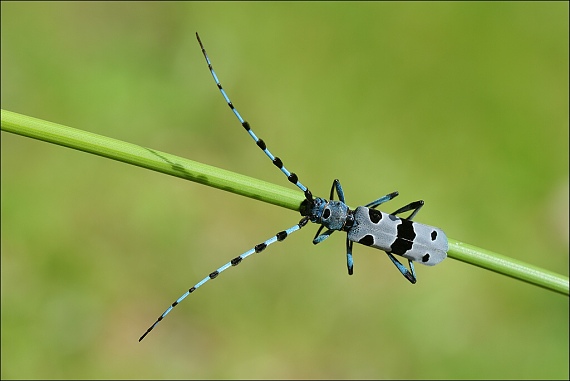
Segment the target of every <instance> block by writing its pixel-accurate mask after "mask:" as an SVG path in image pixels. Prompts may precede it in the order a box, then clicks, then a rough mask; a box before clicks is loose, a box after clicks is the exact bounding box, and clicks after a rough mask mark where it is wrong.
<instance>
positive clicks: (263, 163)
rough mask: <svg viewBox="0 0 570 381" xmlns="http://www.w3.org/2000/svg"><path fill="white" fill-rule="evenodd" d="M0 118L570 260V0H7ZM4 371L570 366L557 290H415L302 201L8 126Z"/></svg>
mask: <svg viewBox="0 0 570 381" xmlns="http://www.w3.org/2000/svg"><path fill="white" fill-rule="evenodd" d="M1 7H2V8H1V11H2V12H1V30H2V33H1V46H2V62H1V64H2V65H1V66H2V69H1V70H2V78H1V79H2V86H1V87H2V93H1V96H2V108H3V109H6V110H10V111H14V112H18V113H22V114H25V115H30V116H34V117H37V118H41V119H45V120H49V121H53V122H56V123H60V124H63V125H68V126H71V127H75V128H79V129H83V130H87V131H91V132H94V133H97V134H102V135H106V136H109V137H113V138H116V139H121V140H125V141H128V142H131V143H136V144H140V145H142V146H146V147H150V148H153V149H157V150H160V151H164V152H169V153H173V154H177V155H180V156H183V157H187V158H189V159H193V160H196V161H199V162H203V163H206V164H210V165H214V166H218V167H221V168H224V169H228V170H232V171H235V172H238V173H243V174H246V175H249V176H252V177H256V178H260V179H263V180H266V181H270V182H273V183H277V184H280V185H284V186H290V187H293V186H292V185H291V184H289V183H288V182H287V181H286V179H285V178H284V177H283V176H282V175H281V174H280V172H279V171H277V170H276V169H275V167H274V166H273V165H272V164H271V163H270V162H269V160H267V158H266V157H265V156H264V155H263V154H262V153H261V152H259V149H258V148H257V147H256V146H255V144H253V142H252V141H251V139H250V138H249V137H248V136H247V134H245V133H244V131H243V129H242V128H241V127H240V125H239V123H238V122H237V121H236V119H235V117H234V116H233V114H232V113H231V111H230V110H229V109H228V107H227V106H226V104H225V103H224V101H223V98H222V97H221V96H220V94H219V92H218V90H217V89H216V86H215V84H214V82H213V81H212V78H211V76H210V73H209V72H208V69H207V66H206V64H205V62H204V59H203V57H202V54H201V52H200V49H199V46H198V43H197V42H196V39H195V36H194V33H195V32H196V31H198V32H199V33H200V35H201V37H202V40H203V42H204V44H205V46H206V48H207V49H208V53H209V56H210V58H211V60H212V62H213V65H214V67H215V69H216V71H217V74H218V75H219V77H220V79H221V81H222V83H223V85H224V88H225V89H226V90H227V92H228V93H229V95H230V97H231V99H232V101H233V102H234V104H235V105H236V106H237V108H238V109H239V111H240V112H241V113H242V115H243V116H244V117H245V118H246V119H247V120H248V121H249V122H250V123H251V125H252V126H253V128H254V130H255V132H256V133H257V134H258V135H259V136H260V137H262V138H263V139H264V140H265V141H266V142H267V143H268V146H269V148H270V149H271V151H272V152H273V153H274V154H276V155H278V156H280V157H282V158H283V161H284V162H285V164H286V166H287V167H288V168H289V169H290V170H292V171H295V172H296V173H297V174H298V175H299V177H300V179H301V181H302V182H303V183H304V184H305V185H307V186H309V188H310V189H311V190H312V191H313V193H315V194H318V195H321V196H325V197H326V196H327V195H328V192H329V189H330V184H331V182H332V180H333V179H334V178H339V179H340V180H341V182H342V184H343V186H344V189H345V193H346V197H347V201H348V203H349V204H350V205H351V206H357V205H362V204H365V203H367V202H369V201H371V200H373V199H375V198H378V197H380V196H382V195H384V194H386V193H389V192H392V191H394V190H398V191H399V192H400V196H399V197H398V198H397V199H396V200H394V201H392V202H390V203H389V204H386V205H385V206H383V207H382V209H383V210H384V211H386V212H393V211H394V210H396V209H397V208H398V207H400V206H402V205H404V204H406V203H409V202H411V201H415V200H417V199H424V200H425V202H426V205H425V207H424V208H423V209H422V211H421V213H419V214H418V216H417V217H416V220H417V221H419V222H424V223H427V224H431V225H435V226H439V227H441V228H442V229H444V230H445V232H446V233H447V235H448V236H449V237H451V238H454V239H457V240H460V241H463V242H466V243H470V244H472V245H476V246H479V247H482V248H485V249H489V250H492V251H495V252H498V253H501V254H504V255H507V256H510V257H512V258H516V259H518V260H522V261H525V262H528V263H531V264H533V265H537V266H540V267H543V268H545V269H548V270H551V271H555V272H558V273H561V274H564V275H566V276H567V275H568V2H544V3H543V2H540V3H533V2H508V3H494V2H486V3H479V2H473V3H471V2H468V3H456V2H452V3H423V2H422V3H409V2H404V3H384V2H382V3H373V2H355V3H351V2H346V3H342V2H340V3H339V2H334V3H320V2H315V3H296V2H295V3H234V2H219V3H218V2H214V3H199V2H192V3H179V2H172V3H151V2H144V3H132V2H128V3H112V2H111V3H107V2H100V3H96V2H85V3H67V2H61V3H28V2H2V4H1ZM1 136H2V146H1V148H2V179H1V180H2V332H1V337H2V339H1V343H2V358H1V360H2V372H1V376H2V378H74V379H82V378H259V379H265V378H268V379H275V378H382V379H385V378H436V379H437V378H449V379H457V378H460V379H461V378H515V379H516V378H558V379H568V377H569V372H568V356H569V353H568V344H569V342H568V334H569V332H568V309H569V305H568V297H566V296H563V295H560V294H555V293H553V292H549V291H546V290H544V289H541V288H538V287H535V286H531V285H528V284H526V283H523V282H520V281H516V280H513V279H510V278H507V277H505V276H501V275H498V274H495V273H491V272H488V271H486V270H482V269H480V268H476V267H473V266H469V265H466V264H463V263H460V262H458V261H455V260H453V259H448V260H447V261H445V262H443V263H442V264H441V265H439V266H436V267H433V268H429V267H425V266H421V265H418V266H417V267H416V269H417V273H418V278H419V282H418V284H417V285H415V286H412V285H411V284H409V283H408V282H407V281H406V280H405V279H403V278H402V276H401V275H400V274H399V273H398V271H397V270H396V269H395V268H394V266H393V265H392V264H391V263H390V261H389V259H388V258H387V257H386V255H384V254H383V253H382V252H380V251H378V250H374V249H371V248H366V247H363V246H360V245H357V246H355V274H354V276H352V277H349V276H348V275H347V273H346V264H345V255H344V250H345V248H344V239H345V238H344V235H343V234H335V235H333V236H332V237H331V239H329V240H327V242H325V243H322V244H321V245H318V246H313V245H312V244H311V239H312V237H313V235H314V233H315V230H316V226H314V225H313V226H309V227H307V228H305V229H304V230H302V231H301V232H298V233H296V234H295V235H293V236H291V237H290V238H289V239H287V241H285V242H283V243H281V244H276V245H274V246H272V247H271V248H270V249H269V250H267V251H266V252H264V253H263V254H262V255H259V256H258V257H253V258H251V259H248V261H246V262H244V263H246V264H244V265H242V266H240V267H239V268H237V269H232V270H231V271H228V272H226V273H224V274H223V276H220V277H219V278H217V280H216V281H215V282H210V283H208V284H207V285H206V286H205V287H204V288H202V289H200V291H199V292H197V293H196V294H193V295H192V296H191V297H190V298H188V299H187V300H186V301H185V302H184V303H183V304H181V305H180V306H179V307H178V308H177V309H176V310H175V311H174V312H173V313H172V314H170V315H169V316H168V318H167V319H166V320H165V321H163V323H162V324H160V325H159V326H158V327H157V329H156V330H154V331H153V332H152V334H151V335H149V336H148V337H147V338H146V339H145V340H144V341H143V342H142V343H138V341H137V340H138V338H139V336H140V335H141V334H142V333H143V332H144V331H145V330H146V328H147V327H148V326H149V325H150V324H151V323H152V322H153V321H154V319H155V318H156V317H157V316H158V315H159V314H160V313H161V312H162V311H164V309H165V308H166V307H167V306H168V305H169V303H171V302H172V301H173V300H175V299H176V298H177V297H178V296H180V295H181V294H182V293H183V292H184V291H185V290H186V289H188V288H189V287H190V286H192V285H193V284H195V283H196V282H197V281H199V280H200V279H202V278H203V277H204V276H206V275H207V274H208V273H210V272H211V271H213V270H214V269H216V268H217V267H219V266H220V265H222V264H223V263H225V262H227V261H228V260H230V259H231V258H233V257H235V256H237V255H238V254H240V253H242V252H244V251H246V250H248V249H249V248H251V247H252V246H253V245H255V244H257V243H259V242H261V241H263V240H265V239H267V238H269V237H270V236H272V235H273V234H275V233H276V232H277V231H279V230H282V229H285V228H288V227H290V226H292V225H294V224H295V223H296V222H297V221H298V220H299V215H298V214H297V213H295V212H292V211H290V210H285V209H281V208H277V207H275V206H272V205H268V204H264V203H261V202H256V201H255V200H251V199H246V198H243V197H239V196H236V195H233V194H230V193H226V192H223V191H220V190H216V189H212V188H208V187H205V186H203V185H199V184H196V183H191V182H188V181H184V180H181V179H179V178H173V177H168V176H165V175H162V174H159V173H155V172H151V171H148V170H144V169H141V168H138V167H134V166H130V165H126V164H123V163H119V162H115V161H111V160H108V159H104V158H101V157H97V156H94V155H89V154H86V153H82V152H79V151H74V150H70V149H67V148H63V147H60V146H56V145H51V144H47V143H44V142H40V141H35V140H32V139H28V138H24V137H21V136H16V135H12V134H9V133H5V132H2V134H1Z"/></svg>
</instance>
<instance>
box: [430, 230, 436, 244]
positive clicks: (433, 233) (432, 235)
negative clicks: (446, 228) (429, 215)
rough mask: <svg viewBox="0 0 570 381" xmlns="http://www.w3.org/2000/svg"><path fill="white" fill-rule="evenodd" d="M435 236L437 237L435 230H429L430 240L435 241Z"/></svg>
mask: <svg viewBox="0 0 570 381" xmlns="http://www.w3.org/2000/svg"><path fill="white" fill-rule="evenodd" d="M436 238H437V232H436V231H435V230H434V231H432V232H431V240H432V241H435V239H436Z"/></svg>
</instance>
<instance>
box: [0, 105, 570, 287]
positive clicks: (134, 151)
mask: <svg viewBox="0 0 570 381" xmlns="http://www.w3.org/2000/svg"><path fill="white" fill-rule="evenodd" d="M1 118H2V131H6V132H11V133H14V134H18V135H23V136H27V137H30V138H33V139H38V140H43V141H46V142H49V143H54V144H58V145H62V146H65V147H69V148H73V149H77V150H80V151H84V152H89V153H93V154H95V155H99V156H103V157H107V158H109V159H114V160H118V161H122V162H125V163H129V164H133V165H137V166H139V167H143V168H147V169H152V170H154V171H157V172H162V173H165V174H168V175H172V176H177V177H181V178H183V179H186V180H190V181H194V182H197V183H200V184H204V185H208V186H211V187H214V188H218V189H222V190H225V191H228V192H232V193H236V194H239V195H242V196H246V197H250V198H254V199H256V200H259V201H263V202H267V203H270V204H274V205H277V206H281V207H284V208H288V209H292V210H296V211H298V210H299V207H300V205H301V202H302V201H303V200H304V196H303V193H301V192H300V191H297V190H291V189H288V188H284V187H282V186H279V185H275V184H272V183H268V182H266V181H262V180H257V179H254V178H251V177H248V176H244V175H240V174H237V173H234V172H230V171H226V170H223V169H220V168H216V167H212V166H209V165H206V164H202V163H198V162H195V161H192V160H188V159H184V158H181V157H178V156H175V155H171V154H168V153H164V152H160V151H156V150H154V149H151V148H145V147H141V146H138V145H136V144H131V143H126V142H123V141H120V140H116V139H112V138H108V137H105V136H101V135H97V134H93V133H90V132H86V131H82V130H78V129H75V128H71V127H67V126H63V125H61V124H57V123H52V122H47V121H44V120H41V119H36V118H32V117H29V116H25V115H21V114H17V113H15V112H11V111H6V110H2V117H1ZM448 256H449V257H450V258H454V259H457V260H459V261H462V262H465V263H469V264H471V265H475V266H479V267H482V268H484V269H487V270H491V271H495V272H497V273H499V274H504V275H507V276H510V277H512V278H515V279H519V280H522V281H525V282H528V283H530V284H534V285H537V286H540V287H543V288H545V289H548V290H551V291H555V292H558V293H561V294H565V295H569V281H568V278H567V277H565V276H562V275H559V274H556V273H553V272H550V271H547V270H544V269H541V268H538V267H535V266H532V265H529V264H526V263H523V262H521V261H517V260H515V259H512V258H508V257H505V256H503V255H500V254H496V253H493V252H491V251H488V250H485V249H481V248H478V247H475V246H471V245H467V244H464V243H462V242H458V241H456V240H454V239H449V251H448Z"/></svg>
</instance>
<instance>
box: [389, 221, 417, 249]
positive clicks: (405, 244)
mask: <svg viewBox="0 0 570 381" xmlns="http://www.w3.org/2000/svg"><path fill="white" fill-rule="evenodd" d="M401 221H402V223H401V224H400V225H398V233H397V234H396V235H397V237H396V240H395V241H394V243H392V245H391V246H390V249H392V253H394V254H398V255H403V254H405V253H406V252H407V251H408V250H410V249H411V248H412V245H413V243H414V239H415V238H416V232H415V231H414V223H413V222H412V221H409V220H401Z"/></svg>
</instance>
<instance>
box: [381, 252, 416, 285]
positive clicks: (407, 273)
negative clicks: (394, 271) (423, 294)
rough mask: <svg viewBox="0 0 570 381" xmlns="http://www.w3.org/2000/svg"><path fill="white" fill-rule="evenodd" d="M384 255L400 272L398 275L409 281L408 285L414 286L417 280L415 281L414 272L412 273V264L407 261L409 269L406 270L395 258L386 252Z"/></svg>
mask: <svg viewBox="0 0 570 381" xmlns="http://www.w3.org/2000/svg"><path fill="white" fill-rule="evenodd" d="M386 254H388V257H389V258H390V259H391V260H392V263H394V265H395V266H396V267H397V268H398V270H400V273H402V275H403V276H404V277H405V278H406V279H407V280H409V281H410V283H412V284H415V283H416V281H417V279H416V272H415V271H414V264H413V262H412V261H410V260H409V259H408V264H409V265H410V269H409V270H408V269H407V268H406V267H405V266H404V265H403V264H401V263H400V261H398V260H397V259H396V257H394V255H392V254H391V253H388V252H386Z"/></svg>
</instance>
